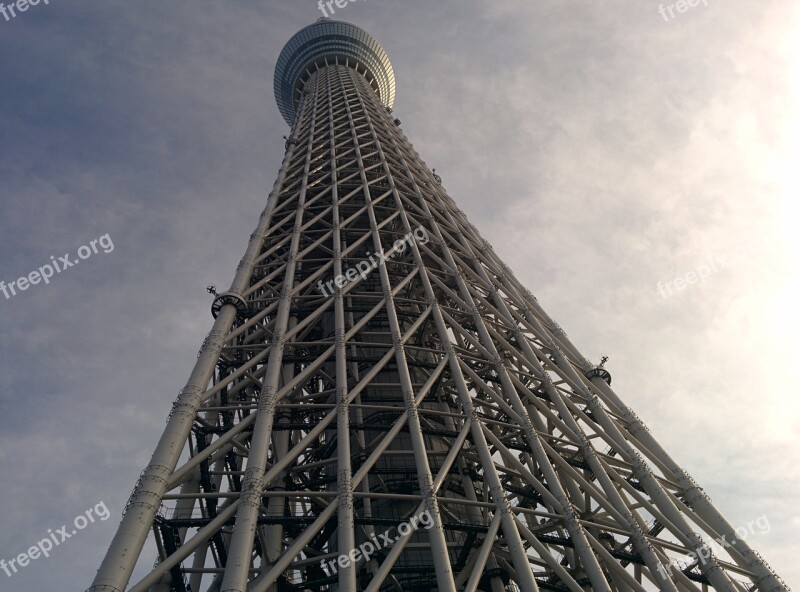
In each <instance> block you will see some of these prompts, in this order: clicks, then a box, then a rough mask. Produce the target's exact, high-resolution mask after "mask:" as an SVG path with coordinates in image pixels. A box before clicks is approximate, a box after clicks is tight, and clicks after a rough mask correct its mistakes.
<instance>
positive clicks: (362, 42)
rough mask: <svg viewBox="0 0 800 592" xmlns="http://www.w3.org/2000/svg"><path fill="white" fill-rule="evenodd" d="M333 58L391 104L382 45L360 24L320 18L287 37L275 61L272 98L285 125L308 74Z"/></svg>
mask: <svg viewBox="0 0 800 592" xmlns="http://www.w3.org/2000/svg"><path fill="white" fill-rule="evenodd" d="M337 62H338V63H339V64H344V65H348V66H350V67H351V68H353V69H354V70H357V71H358V72H360V73H361V74H363V75H364V77H365V78H366V79H367V80H368V81H369V83H370V84H371V85H372V88H374V89H375V92H377V93H378V96H379V97H380V99H381V101H383V104H384V105H386V106H387V107H391V106H392V104H393V103H394V90H395V87H394V83H395V81H394V70H392V64H391V63H390V62H389V56H388V55H387V54H386V50H385V49H383V46H381V44H380V43H378V42H377V41H376V40H375V38H374V37H372V35H370V34H369V33H367V32H366V31H365V30H364V29H362V28H360V27H357V26H355V25H352V24H350V23H345V22H342V21H334V20H331V19H327V18H321V19H319V20H318V21H317V22H315V23H314V24H312V25H308V26H307V27H304V28H302V29H300V30H299V31H298V32H297V33H295V35H294V36H293V37H292V38H291V39H289V41H288V42H287V43H286V45H285V46H284V47H283V50H282V51H281V55H280V56H279V57H278V62H277V64H276V65H275V81H274V88H275V100H276V101H277V102H278V109H280V112H281V115H283V118H284V119H285V120H286V122H287V123H288V124H289V125H292V123H293V122H294V116H295V109H296V108H297V104H298V102H299V100H300V97H301V96H302V91H303V87H304V85H305V83H306V82H307V81H308V79H309V77H310V76H311V74H312V73H313V72H314V71H315V70H316V69H317V68H318V67H321V66H325V65H327V64H333V63H337Z"/></svg>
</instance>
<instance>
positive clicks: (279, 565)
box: [89, 21, 788, 592]
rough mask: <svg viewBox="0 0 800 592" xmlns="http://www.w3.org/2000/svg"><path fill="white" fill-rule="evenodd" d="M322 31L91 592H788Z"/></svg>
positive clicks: (303, 47)
mask: <svg viewBox="0 0 800 592" xmlns="http://www.w3.org/2000/svg"><path fill="white" fill-rule="evenodd" d="M334 25H336V26H334ZM301 34H302V38H301V39H299V40H298V39H297V36H296V38H295V39H293V40H292V41H290V43H289V44H288V45H287V50H285V51H284V54H283V55H282V58H281V60H280V61H279V67H278V70H277V72H276V96H277V97H278V100H279V103H281V105H282V109H281V110H282V112H283V113H284V115H286V116H287V117H288V118H289V119H290V120H291V123H292V131H291V135H290V136H289V138H288V140H287V142H286V154H285V157H284V160H283V164H282V166H281V169H280V172H279V174H278V178H277V181H276V182H275V186H274V188H273V191H272V193H271V194H270V197H269V199H268V201H267V205H266V208H265V210H264V211H263V213H262V214H261V217H260V219H259V222H258V226H257V228H256V231H255V232H254V233H253V234H252V236H251V237H250V242H249V245H248V247H247V251H246V253H245V255H244V257H243V259H242V261H241V264H240V265H239V267H238V270H237V272H236V275H235V278H234V280H233V283H232V285H231V287H230V289H229V290H228V291H227V292H225V293H223V294H220V295H218V296H217V298H216V299H215V301H214V306H213V309H212V312H213V314H214V317H215V321H214V325H213V327H212V329H211V331H210V333H209V334H208V337H207V339H206V340H205V342H204V344H203V346H202V348H201V350H200V353H199V356H198V360H197V364H196V365H195V368H194V370H193V371H192V373H191V375H190V377H189V381H188V383H187V385H186V387H185V388H184V389H183V390H182V391H181V393H180V395H179V397H178V399H177V400H176V402H175V404H174V407H173V410H172V412H171V413H170V416H169V418H168V422H167V427H166V429H165V431H164V434H163V436H162V438H161V439H160V441H159V442H158V445H157V447H156V450H155V452H154V454H153V457H152V460H151V461H150V464H149V465H148V466H147V468H146V469H145V470H144V471H143V473H142V476H141V478H140V480H139V482H138V483H137V485H136V487H135V489H134V492H133V494H132V495H131V498H130V501H129V503H128V505H127V507H126V511H125V513H124V516H123V520H122V523H121V525H120V527H119V530H118V532H117V534H116V536H115V537H114V539H113V542H112V543H111V545H110V547H109V550H108V552H107V555H106V557H105V560H104V561H103V563H102V566H101V567H100V569H99V571H98V574H97V577H96V579H95V581H94V584H93V585H92V587H91V588H90V589H89V590H90V591H91V592H123V591H129V592H146V591H154V592H169V591H177V592H186V591H188V590H191V591H192V592H200V591H208V592H217V591H221V592H268V591H270V592H272V591H284V590H298V591H300V590H303V591H329V590H330V591H333V590H338V591H356V590H362V591H367V592H377V591H379V590H382V591H384V590H385V591H390V590H391V591H398V592H400V591H422V590H439V591H456V590H459V591H461V590H464V591H469V592H471V591H475V590H487V591H492V592H499V591H503V590H508V591H513V590H522V591H524V592H534V591H536V590H539V589H543V590H554V591H558V592H584V591H587V590H594V591H598V592H607V591H612V590H613V591H614V592H643V591H645V590H648V591H651V590H660V591H662V592H677V591H681V592H706V590H707V589H708V588H709V587H712V588H714V589H715V590H717V591H719V592H750V591H751V590H759V591H761V592H784V591H787V590H788V588H787V586H786V585H785V584H784V583H783V582H782V581H781V580H780V578H778V576H776V575H775V574H774V572H773V571H772V570H771V569H770V568H769V567H768V565H767V564H766V563H765V561H764V560H763V559H762V558H761V556H760V555H758V553H756V552H755V551H753V550H752V549H751V548H750V547H749V546H748V545H747V543H746V542H745V541H744V540H741V539H739V538H738V537H737V535H736V532H735V530H734V528H733V527H732V526H731V525H730V524H729V523H728V522H727V521H726V520H725V519H724V518H723V517H722V515H721V514H720V513H719V512H718V511H717V510H716V508H715V507H714V506H713V505H712V503H711V501H710V500H709V499H708V497H707V496H706V494H705V493H704V492H703V490H702V489H701V488H700V487H699V486H698V485H697V484H696V483H695V482H694V480H692V478H691V477H690V476H689V475H688V474H687V473H686V472H685V471H683V470H682V469H681V468H680V467H679V466H678V465H677V464H676V463H675V461H673V460H672V458H670V457H669V455H668V454H667V453H666V452H665V451H664V450H663V449H662V448H661V447H660V446H659V445H658V443H657V442H656V441H655V439H654V438H653V437H652V435H651V434H650V432H649V431H648V429H647V428H646V427H645V426H644V425H643V424H642V422H641V421H640V420H639V418H638V417H637V416H636V415H635V414H634V413H633V412H632V411H631V410H630V409H629V408H628V407H627V406H626V405H625V404H624V403H623V402H622V401H621V399H620V398H619V397H618V396H617V395H616V394H615V393H614V391H613V390H612V389H611V387H610V383H611V377H610V374H609V373H608V371H607V370H606V369H605V368H603V367H602V364H601V365H600V366H596V365H594V364H592V363H590V362H588V361H587V360H586V359H585V358H584V357H583V356H582V355H581V354H580V353H579V352H578V350H577V349H576V348H575V346H574V345H573V344H572V343H571V342H570V341H569V339H568V338H567V336H566V335H565V334H564V332H563V331H562V330H561V329H560V328H559V326H558V325H557V324H556V323H555V322H554V321H553V320H552V319H551V318H550V317H549V316H548V315H547V313H545V312H544V310H542V308H541V307H540V306H539V303H538V302H537V300H536V298H534V297H533V296H531V294H530V292H528V290H526V289H525V288H524V287H523V286H522V285H520V283H519V282H518V281H517V280H516V279H515V277H514V275H513V274H512V273H511V271H510V270H509V269H508V268H507V267H506V266H505V265H504V264H503V262H502V261H501V260H500V259H499V258H498V257H497V256H496V255H495V253H494V252H493V250H492V248H491V246H490V245H489V244H488V243H487V242H486V241H484V240H483V239H482V238H481V237H480V235H479V234H478V232H477V230H476V229H475V228H474V227H473V226H472V225H471V224H470V223H469V222H468V221H467V219H466V217H465V216H464V214H463V213H462V212H461V211H460V210H459V209H458V207H457V206H456V205H455V203H454V202H453V200H452V199H451V198H450V197H449V196H448V195H447V194H446V193H445V191H444V189H443V188H442V185H441V183H440V180H439V179H438V177H437V176H436V175H435V174H433V173H432V172H431V171H430V170H429V169H428V167H427V166H426V165H425V164H424V162H423V161H422V159H421V158H420V157H419V155H418V154H417V153H416V152H415V150H414V148H413V147H412V145H411V144H410V142H409V141H408V139H407V138H406V137H405V135H404V134H403V133H402V131H401V129H400V127H399V124H400V122H399V121H398V120H396V119H395V118H394V116H393V115H392V114H391V109H390V103H391V101H392V100H393V97H394V77H393V74H392V71H391V65H389V64H388V58H385V52H383V49H382V48H380V46H379V45H378V44H377V42H375V41H374V40H373V39H372V38H371V37H369V36H368V35H366V33H365V32H363V31H362V30H361V29H358V28H357V27H353V26H352V25H346V24H343V23H334V22H332V21H322V22H320V23H317V24H315V25H312V26H310V27H307V28H306V29H304V30H303V31H301ZM298 35H300V34H298ZM365 36H366V37H365ZM348 39H352V43H351V45H350V46H349V49H348V48H346V49H347V51H345V50H343V49H342V45H343V44H344V45H345V46H347V45H348V44H347V40H348ZM332 40H333V41H332ZM317 41H318V42H319V43H318V44H317V45H316V46H315V43H316V42H317ZM319 47H328V48H329V49H328V50H326V51H320V50H319ZM303 52H306V54H307V56H306V57H307V59H306V60H305V61H303V60H301V59H300V58H302V55H304V54H303ZM365 52H366V53H365ZM370 52H371V53H370ZM366 54H369V55H366ZM365 55H366V57H364V56H365ZM367 58H368V59H367ZM298 60H299V63H300V66H298ZM290 67H291V69H292V74H291V75H287V74H286V72H287V68H290ZM412 237H413V238H412ZM376 254H382V255H383V256H381V255H376ZM384 257H385V258H384ZM381 259H383V261H381ZM365 262H370V263H373V262H374V263H376V264H375V265H370V266H369V269H367V267H368V265H367V264H366V263H365ZM352 269H357V270H358V273H350V272H349V270H352ZM337 277H341V278H342V279H340V280H339V281H337V280H336V279H335V278H337ZM425 512H427V515H428V516H429V517H430V522H429V526H430V527H429V528H425V529H422V528H418V529H416V530H409V529H408V528H404V524H406V523H407V522H408V521H409V520H411V519H412V518H413V517H414V516H417V517H419V516H422V515H423V514H424V513H425ZM381 535H387V536H383V537H381ZM379 537H381V538H380V539H379ZM148 538H150V539H151V540H152V541H154V542H155V548H156V549H157V558H156V563H155V565H154V566H152V567H148V568H147V569H146V570H144V572H145V573H144V575H142V576H141V577H137V580H138V581H131V578H132V575H133V572H134V568H135V566H136V565H137V562H138V561H139V559H140V557H141V556H142V555H143V549H145V543H146V541H147V540H148ZM389 539H392V540H393V542H391V543H387V544H386V545H384V546H381V547H380V548H379V549H376V551H375V553H374V554H371V555H370V556H369V557H365V556H364V555H361V556H360V557H359V556H358V555H353V554H352V551H353V550H354V549H357V548H359V546H361V548H362V549H365V547H364V544H365V543H366V542H368V541H374V542H378V541H379V540H380V541H388V540H389ZM394 539H396V540H394ZM714 541H723V542H724V543H725V544H724V545H719V544H717V543H715V542H714ZM348 554H351V555H353V559H352V560H342V559H340V556H346V555H348ZM152 559H153V558H152V556H151V557H142V562H143V563H144V564H147V565H151V564H149V563H148V562H151V561H152ZM332 565H335V569H334V568H332V567H331V566H332Z"/></svg>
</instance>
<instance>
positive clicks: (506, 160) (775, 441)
mask: <svg viewBox="0 0 800 592" xmlns="http://www.w3.org/2000/svg"><path fill="white" fill-rule="evenodd" d="M669 2H670V0H667V1H666V2H663V3H662V2H659V1H658V0H636V1H635V2H634V1H627V2H623V1H621V0H606V1H604V2H597V1H596V0H574V1H573V0H567V1H565V0H492V1H479V0H437V1H435V2H432V1H430V0H403V1H402V2H399V1H390V0H357V1H353V2H350V3H349V4H347V5H346V6H345V8H337V9H336V14H335V15H333V16H334V18H338V19H341V20H345V21H349V22H352V23H354V24H357V25H359V26H361V27H363V28H365V29H366V30H367V31H369V32H370V33H371V34H372V35H373V36H374V37H375V38H376V39H378V41H380V42H381V43H382V44H383V45H384V47H385V48H386V50H387V52H388V54H389V57H390V58H391V60H392V63H393V66H394V69H395V74H396V77H397V100H396V102H395V109H394V111H395V114H396V116H397V117H398V118H399V119H401V120H402V126H403V129H404V131H405V133H406V134H407V135H408V137H409V138H410V139H411V141H412V142H413V143H414V145H415V147H416V149H417V150H418V151H419V152H420V154H421V155H422V156H423V158H424V159H425V161H426V162H427V163H428V165H429V166H430V167H432V168H436V172H437V174H439V175H440V176H441V177H442V180H443V184H444V186H445V188H446V189H447V190H448V193H449V194H450V195H451V196H452V197H453V198H454V199H455V200H456V202H457V203H458V205H459V207H460V208H461V209H462V210H463V211H464V212H465V213H466V215H467V216H468V217H469V219H470V220H471V221H472V223H473V224H474V225H475V226H476V227H477V228H478V229H479V230H480V232H481V233H482V235H483V237H484V238H486V239H487V240H488V241H489V242H490V243H491V244H492V245H493V246H494V249H495V250H496V251H497V252H498V253H499V254H500V256H501V257H502V258H503V259H504V260H505V261H506V263H507V264H508V265H509V266H510V268H511V269H512V270H513V271H514V272H515V274H516V275H517V277H518V278H519V279H520V280H521V281H522V283H523V284H524V285H526V286H528V288H529V289H530V290H531V291H532V292H533V294H534V295H536V296H537V298H538V299H539V301H540V303H541V304H542V305H543V306H544V308H545V310H547V311H548V313H549V314H550V315H551V316H552V317H553V318H555V319H556V320H557V321H558V322H559V323H560V324H561V326H562V327H563V328H564V329H565V330H566V332H567V333H568V334H569V336H570V338H571V340H572V341H573V342H574V343H575V344H576V345H577V346H578V348H579V349H580V350H581V351H582V353H583V354H584V356H585V357H587V358H589V359H592V360H595V361H599V360H600V358H601V356H608V357H609V361H608V362H607V364H606V367H607V368H608V369H609V371H610V372H611V374H612V376H613V386H614V388H615V391H616V392H617V393H618V394H619V395H620V396H621V397H622V399H623V400H625V401H626V402H627V404H628V405H629V406H630V407H631V408H632V409H634V410H635V411H636V413H637V414H638V415H639V416H640V417H641V418H642V419H643V420H644V422H645V423H646V424H647V425H648V426H649V428H650V429H651V431H652V432H653V434H654V435H655V437H656V438H657V439H658V440H659V442H660V443H661V444H662V445H663V447H664V448H665V449H666V450H667V451H668V452H669V453H670V454H671V456H672V457H673V458H674V459H676V460H677V461H678V462H679V463H680V464H681V465H682V466H684V467H685V468H686V469H687V470H688V471H689V472H690V473H691V474H692V475H693V476H694V477H695V479H696V480H697V481H698V482H699V483H700V484H701V485H702V486H703V487H704V488H705V490H706V492H707V493H708V494H709V495H710V496H711V498H712V500H713V501H714V503H715V504H716V505H717V506H718V507H719V508H720V510H721V511H722V512H723V514H724V515H725V516H726V517H727V518H728V520H729V521H730V522H731V523H732V524H733V525H734V526H742V527H746V525H747V524H748V523H753V522H754V521H756V520H757V519H759V518H761V519H762V520H761V522H760V524H765V523H766V522H768V524H769V526H768V528H759V529H756V532H752V535H751V536H750V538H749V542H750V543H751V544H752V545H753V546H754V547H755V548H756V549H757V550H758V551H759V552H761V554H762V555H764V557H765V558H766V559H767V561H768V562H769V563H770V564H771V565H772V567H773V568H774V569H775V570H776V571H777V572H778V574H779V575H781V576H782V577H783V578H784V579H785V580H786V582H787V583H788V584H789V586H793V587H794V588H795V589H797V588H798V585H800V563H798V562H797V560H796V558H797V557H798V556H799V555H800V541H798V537H797V535H796V533H797V532H798V530H799V529H800V510H798V508H800V495H799V494H798V491H800V469H798V462H797V458H796V454H797V453H798V450H800V402H799V401H800V396H798V395H800V393H799V392H798V386H797V385H798V370H800V337H799V336H800V326H799V325H800V323H798V312H797V310H798V307H797V304H796V302H797V300H798V298H797V293H798V276H799V275H800V272H799V271H798V269H799V267H800V266H799V265H798V254H800V245H799V244H798V243H799V242H800V238H798V232H797V229H796V227H797V220H798V217H799V216H798V205H797V203H798V193H799V192H800V172H798V171H799V167H798V163H800V139H799V138H800V4H798V3H796V2H793V1H792V0H759V1H758V2H753V1H752V0H726V1H725V2H722V1H721V0H701V2H700V3H699V4H698V5H697V6H695V7H692V8H689V9H688V10H687V11H685V12H683V13H679V12H678V11H677V9H676V8H674V7H673V5H672V4H670V3H669ZM659 6H662V7H663V10H661V11H659ZM670 9H672V16H670ZM320 16H322V14H321V12H320V11H319V9H318V7H317V5H316V3H315V2H314V0H292V1H291V2H289V1H288V0H284V1H281V2H276V1H272V0H270V1H267V2H264V1H257V0H226V1H224V2H219V1H218V2H211V1H209V0H192V1H191V2H189V1H188V0H172V1H170V2H156V1H155V0H140V1H138V2H122V1H120V0H103V2H97V1H92V2H90V1H88V0H70V1H69V2H66V1H65V0H49V3H48V4H45V3H44V0H42V2H40V3H39V4H38V5H36V6H31V7H29V9H28V10H27V11H25V12H18V13H16V16H14V17H11V16H10V14H9V18H8V20H6V19H5V18H3V17H2V16H0V56H2V58H3V59H2V60H0V105H2V110H1V111H0V179H1V180H2V181H1V182H0V206H2V209H0V280H2V281H3V282H5V285H6V286H7V285H8V284H10V283H11V282H12V281H15V280H17V278H19V277H22V276H28V275H29V274H30V273H31V272H33V271H37V270H39V269H40V268H43V267H44V266H46V265H49V264H52V262H53V261H55V262H56V264H57V263H58V261H59V259H60V257H62V256H63V255H64V254H70V255H71V258H75V254H78V255H80V256H81V257H85V258H83V259H81V260H80V263H79V265H77V266H73V267H70V268H65V269H62V270H61V271H59V272H58V273H53V275H52V277H50V278H48V283H47V284H45V283H44V282H43V281H39V282H38V283H37V284H36V285H29V286H27V287H26V288H27V289H25V290H24V291H23V290H17V293H16V294H15V295H12V294H11V293H10V292H9V297H8V298H6V297H5V296H4V295H3V293H2V292H0V490H1V491H2V496H3V503H2V504H0V559H4V560H6V561H8V560H9V559H12V558H14V557H16V556H17V555H19V554H20V553H24V552H26V550H27V549H28V548H29V547H31V546H32V545H34V544H36V542H37V541H39V540H41V539H43V538H46V537H47V536H49V533H48V531H49V530H50V531H53V532H54V533H55V532H56V531H57V530H58V529H59V528H61V527H62V525H70V528H71V526H72V525H73V524H75V522H74V521H75V519H76V518H77V517H79V516H86V512H87V511H88V510H90V509H93V510H94V513H93V514H92V517H93V518H94V521H93V522H92V521H91V520H88V521H86V520H83V519H81V521H80V524H83V523H84V522H87V523H86V525H85V527H84V528H82V529H76V530H78V532H77V533H76V534H74V535H72V536H70V538H69V540H64V541H63V542H61V543H60V544H59V545H58V546H55V548H54V549H53V550H52V552H51V553H50V557H49V558H45V557H39V558H37V559H35V560H33V561H32V562H31V563H30V564H29V565H26V566H24V567H21V568H20V569H19V571H18V572H17V573H12V575H11V576H10V577H9V576H7V575H6V574H5V573H3V572H1V571H0V592H16V591H23V590H24V591H32V590H33V591H38V590H51V589H63V588H67V587H68V588H69V589H81V590H82V589H85V588H86V587H88V585H89V584H90V583H91V580H92V578H93V576H94V573H95V570H96V569H97V567H98V566H99V564H100V561H101V560H102V557H103V554H104V550H105V548H106V547H107V545H108V544H109V542H110V540H111V537H112V536H113V533H114V531H115V528H116V526H117V524H118V522H119V519H120V517H121V513H122V510H123V508H124V505H125V502H126V501H127V498H128V496H129V494H130V491H131V489H132V488H133V486H134V484H135V482H136V479H137V478H138V475H139V473H140V471H141V470H142V469H143V468H144V466H145V465H146V463H147V461H148V459H149V457H150V454H151V453H152V450H153V448H154V447H155V444H156V442H157V439H158V437H159V436H160V434H161V432H162V430H163V428H164V426H165V420H166V417H167V414H168V412H169V409H170V407H171V404H172V401H173V400H174V399H175V397H176V396H177V394H178V392H179V391H180V389H181V388H182V387H183V385H184V384H185V382H186V380H187V378H188V376H189V372H190V371H191V368H192V366H193V363H194V361H195V359H196V354H197V351H198V349H199V348H200V345H201V343H202V341H203V338H204V336H205V333H206V332H207V331H208V330H209V329H210V327H211V324H212V317H211V313H210V307H211V301H212V299H213V297H212V296H211V295H209V294H208V293H207V292H206V287H207V286H209V285H215V286H217V287H218V288H219V289H220V291H222V290H223V289H225V288H227V286H228V285H229V283H230V281H231V279H232V278H233V273H234V271H235V269H236V266H237V264H238V262H239V259H240V258H241V256H242V254H243V252H244V249H245V247H246V244H247V241H248V237H249V235H250V233H251V232H252V231H253V229H254V228H255V224H256V220H257V216H258V214H259V213H260V212H261V210H262V209H263V207H264V204H265V201H266V197H267V195H268V193H269V191H270V190H271V188H272V185H273V182H274V179H275V176H276V174H277V171H278V168H279V165H280V161H281V159H282V156H283V149H284V141H283V139H282V136H283V135H284V134H286V133H287V132H288V128H287V126H286V124H285V122H284V121H283V119H282V118H281V116H280V114H279V112H278V109H277V106H276V104H275V101H274V97H273V91H272V74H273V71H274V66H275V60H276V59H277V57H278V54H279V52H280V50H281V48H282V47H283V45H284V43H285V42H286V41H287V40H288V39H289V38H290V37H291V35H292V34H293V33H294V32H296V31H297V30H299V29H300V28H301V27H303V26H305V25H307V24H310V23H312V22H313V21H314V20H316V19H317V18H319V17H320ZM92 241H95V242H94V249H93V248H92ZM82 247H83V248H82ZM95 251H96V252H95ZM51 256H52V259H51ZM41 273H47V270H46V268H45V270H44V271H42V272H40V275H41ZM35 279H36V278H35ZM104 508H107V509H108V514H106V513H105V511H104ZM103 516H105V519H101V518H102V517H103ZM98 517H100V518H98ZM751 530H752V529H751ZM68 534H69V533H68ZM154 558H155V557H154Z"/></svg>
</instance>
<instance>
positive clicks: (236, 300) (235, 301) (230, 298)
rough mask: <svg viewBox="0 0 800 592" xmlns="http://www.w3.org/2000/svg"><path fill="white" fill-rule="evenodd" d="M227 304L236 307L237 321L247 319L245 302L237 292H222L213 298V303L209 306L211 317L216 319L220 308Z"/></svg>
mask: <svg viewBox="0 0 800 592" xmlns="http://www.w3.org/2000/svg"><path fill="white" fill-rule="evenodd" d="M227 304H232V305H233V306H235V307H236V318H237V319H238V320H240V321H241V320H244V319H246V318H247V314H248V308H247V301H246V300H245V299H244V297H243V296H242V295H241V294H239V293H238V292H223V293H222V294H219V295H218V296H217V297H216V298H214V303H213V304H212V305H211V314H212V316H213V317H214V318H215V319H216V318H217V317H218V316H219V313H220V311H221V310H222V307H223V306H225V305H227Z"/></svg>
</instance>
